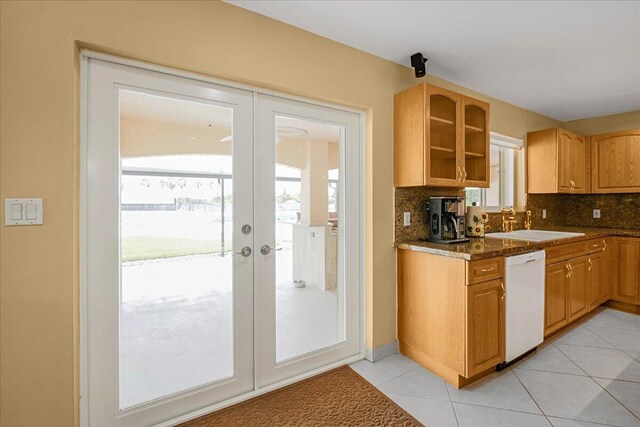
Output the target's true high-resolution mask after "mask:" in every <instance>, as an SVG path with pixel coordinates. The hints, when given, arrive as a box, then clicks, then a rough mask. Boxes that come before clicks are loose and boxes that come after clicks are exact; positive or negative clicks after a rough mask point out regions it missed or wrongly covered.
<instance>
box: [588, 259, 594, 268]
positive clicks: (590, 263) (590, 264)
mask: <svg viewBox="0 0 640 427" xmlns="http://www.w3.org/2000/svg"><path fill="white" fill-rule="evenodd" d="M588 261H589V271H591V268H592V267H593V261H591V258H589V259H588Z"/></svg>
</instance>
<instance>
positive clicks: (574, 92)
mask: <svg viewBox="0 0 640 427" xmlns="http://www.w3.org/2000/svg"><path fill="white" fill-rule="evenodd" d="M229 2H230V3H233V4H235V5H237V6H240V7H243V8H245V9H249V10H252V11H255V12H258V13H260V14H263V15H266V16H269V17H271V18H274V19H277V20H280V21H283V22H286V23H288V24H291V25H294V26H296V27H300V28H303V29H305V30H308V31H310V32H313V33H316V34H319V35H321V36H324V37H327V38H329V39H332V40H335V41H338V42H340V43H344V44H346V45H349V46H352V47H354V48H357V49H360V50H363V51H365V52H369V53H371V54H374V55H377V56H380V57H382V58H386V59H388V60H391V61H394V62H397V63H400V64H404V65H409V57H410V56H411V54H413V53H415V52H422V53H423V54H424V55H425V57H427V58H429V61H428V62H427V73H428V74H432V75H435V76H437V77H441V78H443V79H446V80H449V81H451V82H454V83H457V84H459V85H461V86H465V87H467V88H470V89H473V90H476V91H478V92H481V93H484V94H486V95H489V96H492V97H495V98H499V99H501V100H504V101H507V102H509V103H512V104H515V105H518V106H521V107H524V108H527V109H529V110H532V111H536V112H538V113H541V114H544V115H546V116H549V117H553V118H555V119H558V120H561V121H570V120H575V119H581V118H588V117H595V116H602V115H608V114H616V113H621V112H626V111H633V110H640V2H636V1H477V2H462V1H429V2H426V1H325V0H316V1H261V0H258V1H253V0H242V1H229ZM408 72H411V71H409V70H408Z"/></svg>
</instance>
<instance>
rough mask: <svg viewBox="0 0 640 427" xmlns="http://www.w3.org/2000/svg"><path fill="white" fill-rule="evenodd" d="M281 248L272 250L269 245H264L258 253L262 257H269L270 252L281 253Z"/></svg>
mask: <svg viewBox="0 0 640 427" xmlns="http://www.w3.org/2000/svg"><path fill="white" fill-rule="evenodd" d="M281 250H282V248H272V247H271V246H269V245H264V246H262V247H261V248H260V253H261V254H262V255H269V254H270V253H271V251H281Z"/></svg>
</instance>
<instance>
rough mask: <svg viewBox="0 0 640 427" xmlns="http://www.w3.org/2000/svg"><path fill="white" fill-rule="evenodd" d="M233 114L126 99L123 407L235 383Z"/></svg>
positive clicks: (141, 97) (143, 96)
mask: <svg viewBox="0 0 640 427" xmlns="http://www.w3.org/2000/svg"><path fill="white" fill-rule="evenodd" d="M232 114H233V110H232V109H231V108H226V107H220V106H215V105H210V104H206V103H199V102H191V101H186V100H182V99H176V98H169V97H164V96H157V95H152V94H147V93H141V92H135V91H128V90H121V91H120V152H121V167H122V175H121V194H120V218H121V227H120V250H121V255H120V256H121V258H120V259H121V289H120V334H119V388H120V408H121V409H123V408H128V407H131V406H135V405H138V404H142V403H145V402H148V401H151V400H154V399H158V398H161V397H164V396H168V395H171V394H174V393H178V392H181V391H185V390H188V389H191V388H194V387H198V386H201V385H204V384H208V383H211V382H214V381H218V380H221V379H225V378H229V377H231V376H232V375H233V374H234V366H233V317H232V316H233V310H232V303H233V264H232V256H231V253H230V252H229V251H230V250H231V249H232V247H233V242H232V221H233V215H232V212H233V194H232V188H233V186H232V182H233V181H232V161H231V154H232V153H231V152H232V140H231V135H232Z"/></svg>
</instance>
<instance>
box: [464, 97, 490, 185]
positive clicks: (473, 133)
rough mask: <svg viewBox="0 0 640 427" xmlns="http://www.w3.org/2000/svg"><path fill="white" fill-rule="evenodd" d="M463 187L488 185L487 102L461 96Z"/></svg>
mask: <svg viewBox="0 0 640 427" xmlns="http://www.w3.org/2000/svg"><path fill="white" fill-rule="evenodd" d="M462 123H463V125H464V131H463V132H462V136H463V141H464V143H463V146H464V165H463V168H462V172H463V179H462V183H463V184H464V186H465V187H485V188H488V187H489V181H490V178H489V173H490V169H489V163H490V162H489V157H490V150H489V104H488V103H486V102H482V101H478V100H477V99H473V98H469V97H468V96H463V97H462Z"/></svg>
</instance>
